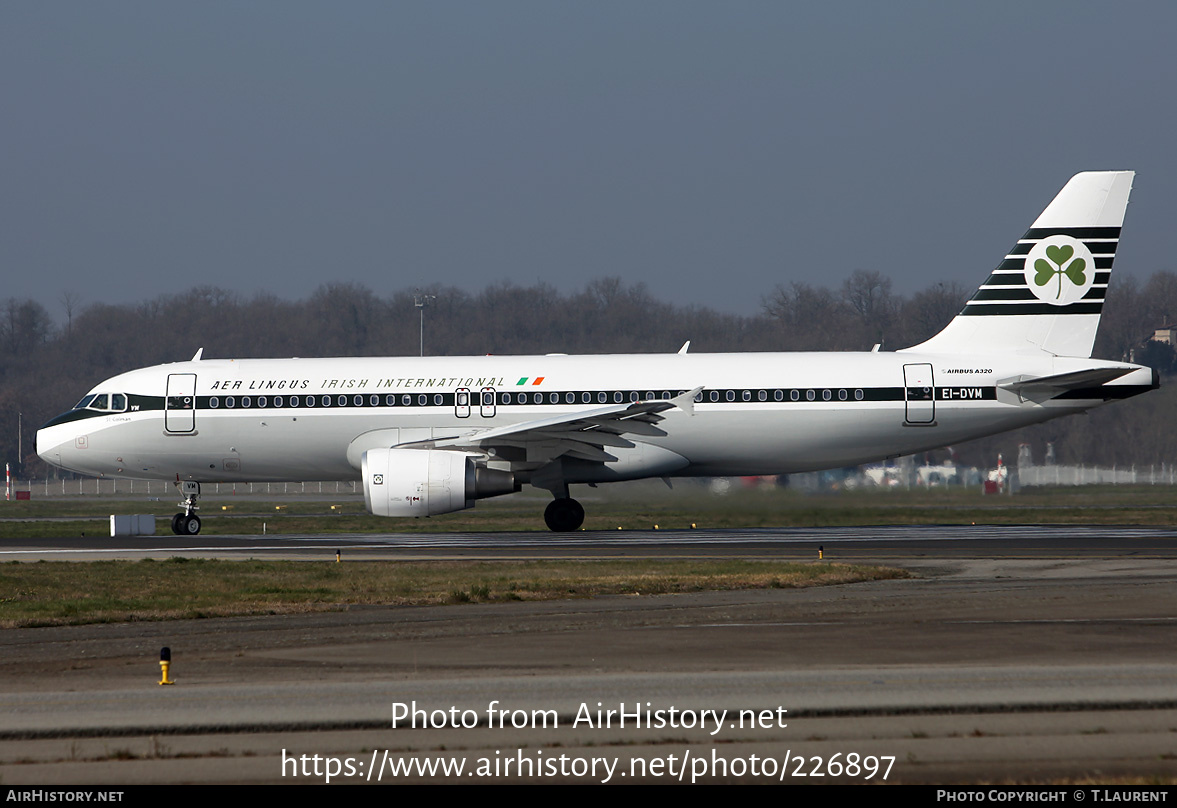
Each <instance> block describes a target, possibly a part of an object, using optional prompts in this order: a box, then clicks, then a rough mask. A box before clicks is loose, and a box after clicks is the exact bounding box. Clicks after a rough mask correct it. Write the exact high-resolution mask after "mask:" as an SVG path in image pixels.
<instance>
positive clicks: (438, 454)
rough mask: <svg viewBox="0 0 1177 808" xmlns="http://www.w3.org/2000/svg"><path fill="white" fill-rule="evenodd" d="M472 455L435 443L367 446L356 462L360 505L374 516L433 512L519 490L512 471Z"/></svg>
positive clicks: (469, 505) (453, 508)
mask: <svg viewBox="0 0 1177 808" xmlns="http://www.w3.org/2000/svg"><path fill="white" fill-rule="evenodd" d="M477 460H478V458H477V456H476V455H469V454H463V453H461V452H445V451H440V450H437V449H396V448H393V449H369V450H368V451H366V452H364V456H363V460H362V462H361V468H362V474H363V475H364V505H365V507H367V509H368V512H369V513H373V514H376V515H377V516H433V515H435V514H439V513H449V512H450V511H460V510H462V509H463V508H471V507H473V506H474V500H476V499H484V498H485V497H496V496H499V495H500V494H510V493H512V492H514V491H518V490H519V486H518V485H517V484H516V483H515V475H514V474H512V473H511V472H509V471H499V470H497V469H488V468H486V467H485V466H479V465H478V463H477Z"/></svg>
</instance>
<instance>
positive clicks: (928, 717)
mask: <svg viewBox="0 0 1177 808" xmlns="http://www.w3.org/2000/svg"><path fill="white" fill-rule="evenodd" d="M136 541H142V542H143V543H144V544H148V543H150V545H151V546H150V547H149V548H144V547H143V546H138V547H135V546H134V545H132V543H130V542H127V541H126V540H123V539H120V540H117V541H115V540H111V539H108V538H106V539H88V540H87V541H86V542H85V543H84V544H83V543H75V542H74V541H73V540H71V541H70V542H68V543H67V542H63V541H45V542H41V543H37V544H34V545H31V546H25V547H22V548H12V547H9V548H5V549H4V551H2V552H3V555H0V560H13V559H14V558H17V557H20V558H26V559H31V558H36V557H55V558H67V557H70V558H76V557H79V556H81V557H103V558H111V557H137V556H139V555H141V554H144V553H153V554H160V553H163V554H167V555H172V554H189V553H192V554H196V553H201V554H203V553H208V554H216V555H223V556H225V557H242V556H251V555H252V556H255V557H261V556H269V555H273V556H275V557H294V558H314V557H317V556H322V555H323V554H326V553H330V554H331V555H332V556H333V555H334V552H335V550H336V549H340V548H341V552H342V553H343V554H344V558H345V559H350V558H353V557H369V556H370V557H374V558H390V559H407V558H417V557H443V556H444V557H455V556H456V557H474V558H500V557H503V558H511V557H519V556H523V557H528V556H533V555H551V554H560V555H564V554H568V555H575V556H585V557H592V556H594V555H602V554H603V555H622V554H623V555H638V556H642V555H649V556H660V555H669V556H680V557H698V556H700V555H715V556H727V555H741V556H750V557H765V556H770V557H776V558H781V557H784V558H788V557H792V556H796V557H799V558H805V559H811V558H815V556H816V549H817V547H818V546H820V547H823V548H824V550H825V553H826V555H827V557H833V558H834V559H835V560H838V559H843V558H850V557H853V560H855V561H858V560H862V559H866V558H877V559H880V560H886V561H888V562H889V563H898V564H899V565H901V566H905V567H908V568H909V569H912V570H913V571H914V572H916V573H917V574H918V575H919V576H920V577H918V578H914V579H908V580H897V581H881V582H872V583H864V584H854V585H850V586H843V587H829V588H822V589H802V590H762V591H751V592H722V593H693V594H687V595H673V596H659V597H640V596H627V597H610V598H599V599H595V600H582V601H564V602H558V603H505V604H469V605H455V606H443V607H430V608H423V607H422V608H399V609H395V608H361V609H351V610H347V611H339V612H330V613H326V614H315V615H284V616H272V617H256V618H234V619H215V620H192V621H177V622H169V623H140V624H122V625H103V626H83V627H68V628H44V629H20V630H9V631H5V632H0V692H2V693H3V695H2V696H0V715H2V716H3V725H2V726H0V778H3V781H4V782H5V783H7V784H21V783H43V784H51V783H70V782H88V783H96V784H98V783H111V784H115V783H128V782H181V781H190V782H290V781H292V780H295V779H305V780H307V781H311V782H324V781H325V778H326V776H327V771H326V770H325V769H324V770H323V771H321V772H320V773H319V774H317V775H316V774H315V773H314V772H313V771H310V772H309V773H308V772H307V771H303V770H301V769H300V770H299V771H298V772H297V773H295V772H294V771H292V770H291V769H290V766H291V763H290V760H292V757H291V756H292V755H293V756H294V757H298V756H302V755H311V756H313V755H319V756H320V757H321V759H322V762H323V765H324V766H325V765H326V763H325V761H326V760H328V759H331V760H332V761H335V762H336V763H338V764H339V766H341V767H343V766H344V765H345V763H347V762H350V765H351V766H352V774H350V775H346V774H343V773H342V772H344V771H345V769H343V768H341V769H340V773H337V775H336V779H334V780H332V782H348V781H352V782H355V781H358V780H362V779H365V778H367V777H370V776H371V772H372V771H373V768H374V767H375V766H376V765H377V757H376V756H374V755H375V754H376V753H374V752H373V751H372V750H377V752H378V753H379V754H378V757H379V761H378V763H379V767H380V768H379V771H380V779H382V780H383V781H384V782H388V781H389V779H395V780H396V781H398V782H401V781H453V780H455V779H460V780H461V781H462V782H481V781H483V780H487V781H504V780H505V781H519V780H524V781H546V782H552V781H560V782H567V781H582V782H602V781H603V779H604V773H603V770H602V771H597V772H595V773H592V772H590V771H589V769H588V768H584V769H583V770H581V769H576V768H574V764H573V763H569V765H570V766H573V768H570V769H568V770H567V771H564V772H562V773H560V772H557V773H556V774H553V775H551V776H549V775H548V773H546V772H545V771H544V770H543V767H542V766H539V763H542V762H543V761H545V760H554V759H557V758H558V757H565V758H568V761H574V760H575V761H581V764H580V765H582V766H585V767H587V766H588V765H589V762H591V761H593V760H596V759H598V758H599V759H600V760H601V761H602V763H601V765H602V766H604V765H605V759H606V758H607V759H608V760H609V761H611V762H612V763H613V765H614V767H615V768H614V772H613V775H612V777H613V779H611V780H610V782H627V781H628V782H633V781H641V782H665V781H666V780H667V779H676V778H675V777H673V776H672V775H671V774H669V773H668V772H670V771H673V770H675V767H676V766H677V767H678V768H677V772H678V776H681V777H684V778H685V779H683V782H690V780H691V778H693V777H695V776H696V775H697V776H698V777H699V778H700V780H701V781H705V782H717V781H741V782H743V781H762V780H768V781H773V782H781V781H784V782H835V781H836V782H863V781H866V780H867V779H868V778H866V776H865V769H864V768H861V766H862V765H865V761H866V760H867V759H868V758H873V759H874V760H875V762H876V763H878V762H879V761H880V760H883V759H889V760H890V764H891V765H890V768H889V771H888V773H887V776H886V777H887V782H975V781H978V780H986V781H995V780H1002V779H1017V780H1021V781H1023V782H1025V781H1027V780H1031V779H1033V780H1038V779H1042V778H1058V777H1078V776H1092V777H1094V778H1096V780H1097V781H1099V778H1107V777H1110V776H1113V775H1117V774H1133V775H1143V776H1159V777H1162V778H1169V779H1170V780H1171V779H1172V778H1174V777H1177V763H1175V760H1177V690H1175V689H1174V687H1173V684H1172V683H1173V682H1174V681H1175V680H1177V679H1175V674H1177V610H1175V609H1174V607H1173V604H1174V603H1177V532H1175V531H1173V530H1170V529H1167V528H1163V529H1162V528H1106V527H1099V528H1078V529H1076V528H1072V527H1066V528H1043V527H1033V528H1017V527H1011V528H993V527H984V528H982V527H973V526H968V527H951V528H949V527H919V528H848V529H828V530H780V531H763V530H739V531H722V532H710V533H702V532H699V531H657V532H655V531H640V532H639V531H631V532H625V531H623V532H622V533H621V535H615V534H612V533H596V534H583V533H582V534H573V535H571V536H552V535H551V534H530V533H529V534H501V535H482V536H463V537H441V536H437V535H431V536H430V535H420V534H417V535H403V534H402V535H387V536H363V537H361V536H331V537H325V536H307V537H300V538H297V539H294V540H285V539H284V540H282V541H281V542H279V541H275V540H274V539H273V537H270V538H268V539H265V538H263V537H199V539H198V541H193V540H191V539H186V538H183V537H167V538H166V539H164V538H162V537H152V538H148V539H143V540H136ZM198 546H199V547H200V548H202V549H199V550H197V549H193V548H196V547H198ZM185 548H188V549H185ZM271 548H272V549H271ZM20 554H24V555H20ZM163 645H168V646H169V647H170V648H172V651H173V658H174V660H175V662H174V666H173V674H174V676H175V678H176V680H177V682H178V684H177V685H175V686H174V687H159V686H158V685H157V684H156V683H155V682H156V679H157V678H158V675H159V668H158V664H157V661H156V660H157V658H158V657H157V655H158V651H159V648H160V647H161V646H163ZM414 703H415V705H414ZM398 704H399V705H404V709H406V710H408V709H410V707H409V705H414V706H415V707H416V708H417V709H418V710H420V711H421V713H422V715H423V716H426V717H428V718H427V720H428V721H430V722H431V721H432V720H433V718H435V717H438V716H442V715H443V714H444V715H445V716H453V715H457V716H458V717H459V718H465V719H466V720H468V721H470V722H471V725H470V726H460V725H459V726H456V727H455V726H451V725H450V723H449V722H450V721H451V719H450V718H446V719H445V720H444V721H442V723H443V724H445V725H444V726H440V727H438V726H432V725H430V726H428V727H425V728H423V727H421V726H417V727H416V728H414V727H412V726H408V725H406V723H405V721H404V720H402V721H401V722H400V723H399V725H398V726H396V727H395V728H394V727H393V716H394V714H395V713H394V711H395V709H396V707H395V705H398ZM586 710H587V711H588V712H587V714H586V713H585V711H586ZM610 710H613V711H614V712H620V713H626V712H628V713H629V714H630V715H631V716H632V715H634V714H635V713H638V714H640V713H641V711H643V710H646V711H649V714H651V715H660V716H661V718H662V719H663V720H664V721H666V722H667V723H666V724H665V725H662V726H654V725H653V724H654V723H656V722H655V721H651V722H649V725H646V724H645V723H644V722H643V721H642V720H641V719H640V718H633V717H631V718H630V719H629V721H628V723H627V724H626V725H625V726H619V725H618V723H617V720H616V718H615V719H614V720H613V721H612V722H611V724H610V725H609V726H604V725H602V724H603V722H601V721H596V720H595V718H596V717H597V716H598V715H601V716H602V717H607V714H608V711H610ZM439 711H440V712H439ZM453 711H456V713H455V712H453ZM496 711H505V713H496ZM672 711H675V712H672ZM782 711H783V712H782ZM721 713H722V714H723V715H724V718H723V720H722V721H719V722H715V721H714V719H715V716H717V715H719V714H721ZM549 715H550V716H551V721H552V722H553V723H554V724H555V725H554V726H539V725H538V724H537V722H538V721H539V718H538V717H539V716H542V717H547V716H549ZM672 715H674V716H676V720H677V723H674V722H671V721H669V719H670V717H671V716H672ZM688 715H691V716H694V719H692V720H695V721H696V723H695V725H692V726H686V725H685V724H684V723H683V719H684V718H685V717H686V716H688ZM504 716H505V717H504ZM519 716H524V718H522V719H518V720H521V721H522V722H523V724H524V725H523V726H515V725H514V724H512V723H511V722H512V719H517V718H518V717H519ZM586 717H587V718H588V719H589V720H587V721H586V720H585V719H586ZM578 719H579V720H578ZM423 720H426V719H423ZM709 722H711V723H709ZM635 724H638V725H637V726H635ZM780 724H785V726H780ZM545 756H546V757H545ZM851 756H857V757H855V758H854V760H856V761H858V763H856V765H860V770H859V771H858V773H857V774H856V775H851V774H849V773H848V772H847V771H846V770H845V764H846V762H847V761H848V760H849V759H850V757H851ZM508 757H510V758H511V759H512V760H513V761H514V765H516V766H517V767H523V768H515V769H513V770H507V771H503V768H502V766H501V765H500V766H499V768H498V769H497V770H496V769H495V766H494V765H491V764H496V765H498V764H501V763H502V761H503V760H505V759H506V758H508ZM426 758H428V759H431V760H438V761H439V760H441V759H443V758H444V759H445V760H446V761H447V763H448V764H450V765H452V766H457V765H458V763H459V762H461V763H462V765H463V766H468V767H471V768H467V769H464V770H463V772H462V774H461V775H458V774H455V773H454V771H453V770H451V771H450V773H449V774H443V773H440V770H439V771H437V772H434V773H433V774H429V773H428V772H424V773H422V771H420V770H413V771H408V770H407V769H406V770H397V772H398V773H397V774H396V775H395V777H393V775H392V772H393V769H394V766H397V765H404V766H408V765H410V764H413V765H421V761H422V760H424V759H426ZM672 759H673V760H672ZM753 759H757V760H759V762H760V763H761V764H765V765H767V761H770V760H771V761H773V763H772V766H774V767H775V768H773V770H772V773H771V774H767V773H766V772H765V770H764V769H763V768H762V769H760V770H759V772H758V773H756V772H753V771H752V768H753V764H752V761H753ZM529 760H530V761H531V763H530V764H528V763H527V761H529ZM688 760H689V761H691V765H690V766H689V767H688V766H687V764H686V761H688ZM720 760H722V761H724V766H726V767H727V768H725V769H723V771H720V770H719V761H720ZM18 761H19V762H18ZM480 761H481V762H482V764H484V765H486V766H489V768H487V769H486V770H485V771H486V773H485V774H477V773H472V772H476V771H477V768H476V767H477V765H478V764H479V762H480ZM537 761H538V762H537ZM700 761H704V762H705V765H703V766H701V767H699V770H698V771H696V768H695V767H696V766H698V763H699V762H700ZM831 761H834V765H832V766H831ZM361 764H362V765H361ZM839 764H840V765H841V766H842V768H841V769H840V768H839ZM308 765H310V764H308ZM528 765H531V766H532V767H533V768H532V769H531V770H528V769H527V766H528ZM536 766H539V768H538V769H536V768H535V767H536ZM741 766H743V768H742V769H741V768H740V767H741ZM508 769H509V767H508ZM703 769H706V771H702V770H703ZM819 770H820V772H821V773H820V775H819V774H816V773H815V772H816V771H819ZM357 772H358V773H357ZM496 772H497V773H496ZM785 772H787V776H786V775H785V774H784V773H785ZM880 776H881V770H876V773H875V775H874V776H873V778H874V779H876V780H877V779H879V778H880ZM819 777H820V780H819V779H817V778H819Z"/></svg>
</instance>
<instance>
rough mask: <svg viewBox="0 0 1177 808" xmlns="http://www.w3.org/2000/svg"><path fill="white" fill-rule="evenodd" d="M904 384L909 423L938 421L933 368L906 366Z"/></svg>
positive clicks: (922, 365)
mask: <svg viewBox="0 0 1177 808" xmlns="http://www.w3.org/2000/svg"><path fill="white" fill-rule="evenodd" d="M903 383H904V396H903V398H904V400H905V402H906V404H907V423H909V424H931V423H933V422H934V421H935V420H936V394H935V390H936V388H935V387H934V386H933V384H932V366H931V365H927V364H920V365H904V366H903Z"/></svg>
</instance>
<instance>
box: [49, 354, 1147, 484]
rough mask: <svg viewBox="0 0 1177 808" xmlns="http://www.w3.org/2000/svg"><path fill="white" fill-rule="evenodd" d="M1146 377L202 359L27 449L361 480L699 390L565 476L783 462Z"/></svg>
mask: <svg viewBox="0 0 1177 808" xmlns="http://www.w3.org/2000/svg"><path fill="white" fill-rule="evenodd" d="M1105 367H1119V368H1126V369H1129V370H1128V371H1127V372H1126V374H1125V375H1124V376H1122V377H1121V378H1119V379H1116V380H1115V381H1113V382H1109V383H1107V384H1104V385H1101V386H1097V387H1093V388H1091V389H1085V390H1075V391H1070V392H1069V393H1068V395H1066V396H1064V397H1055V398H1047V399H1046V400H1038V401H1035V400H1022V397H1021V396H1020V395H1018V394H1017V393H1015V392H1010V391H1008V390H1005V389H1001V388H1000V387H999V386H998V385H999V384H1001V383H1003V382H1005V381H1008V380H1011V379H1017V378H1019V377H1041V376H1050V375H1053V374H1061V373H1068V372H1073V371H1079V370H1085V369H1091V368H1105ZM1153 386H1154V379H1153V374H1152V371H1151V370H1149V369H1148V368H1143V367H1139V366H1132V365H1127V364H1125V363H1115V362H1101V361H1099V360H1092V359H1078V358H1064V357H1052V356H1049V355H1046V354H1043V353H1040V352H1033V353H1027V354H1025V355H1019V354H1011V353H1002V354H1000V355H993V356H986V355H983V354H975V355H969V354H966V355H952V356H949V355H944V354H930V353H929V354H919V353H908V352H898V353H820V354H819V353H759V354H756V353H753V354H748V353H744V354H669V355H667V354H635V355H600V356H564V355H552V356H501V357H500V356H486V357H425V358H416V357H413V358H399V357H398V358H340V359H243V360H203V361H193V362H182V363H176V364H170V365H161V366H157V367H152V368H145V369H142V370H135V371H131V372H129V373H125V374H122V375H120V376H116V377H114V378H112V379H109V380H107V381H105V382H103V383H102V384H100V385H98V386H97V387H95V388H94V390H93V391H92V394H106V396H107V398H105V399H98V401H99V403H101V404H102V408H98V409H95V408H93V407H90V408H86V407H83V408H81V409H77V408H76V409H75V410H72V411H71V412H69V413H65V414H63V415H62V416H58V418H55V419H54V420H53V421H51V422H50V423H49V424H47V425H46V426H45V427H43V428H42V429H41V430H40V431H39V432H38V435H37V451H38V454H40V455H41V457H43V458H44V459H45V460H47V461H49V462H51V463H54V464H56V465H58V466H61V467H63V468H66V469H70V470H73V471H77V472H80V473H84V474H91V475H98V476H116V477H126V478H136V479H156V480H159V479H164V480H177V479H180V480H195V481H198V482H212V481H283V480H304V479H320V480H333V479H334V480H353V479H359V476H360V458H361V456H362V454H363V452H364V451H365V450H367V449H371V448H376V447H389V446H396V445H402V444H409V443H415V442H421V441H429V440H440V439H446V438H452V437H455V436H461V435H466V434H472V433H476V432H478V431H480V430H487V429H492V428H497V427H501V426H504V425H509V424H515V423H523V422H532V421H536V420H538V419H544V418H550V417H552V416H559V415H561V414H565V415H566V414H568V413H570V412H575V411H578V410H585V411H587V410H591V409H593V408H595V407H601V406H603V405H606V404H615V403H621V402H623V401H631V400H641V401H646V400H650V399H666V398H671V397H673V396H676V395H679V394H681V393H683V392H684V391H689V390H694V389H695V388H698V387H702V388H703V390H702V392H701V393H700V394H699V395H698V396H697V397H696V399H695V401H696V402H697V403H696V404H695V406H694V410H693V413H692V412H687V411H683V410H678V409H675V410H669V411H667V412H666V413H664V416H665V420H664V421H662V422H661V423H659V425H658V426H659V427H660V430H661V431H663V432H665V434H664V435H656V436H639V437H632V440H633V441H634V442H635V443H636V444H637V447H636V448H635V449H628V450H624V451H623V452H622V453H621V455H622V456H619V459H618V462H615V463H590V462H580V463H576V462H573V463H569V464H568V465H567V466H566V468H565V472H564V474H565V479H566V482H569V483H576V482H598V481H608V480H621V479H634V478H640V477H647V476H715V475H753V474H781V473H789V472H801V471H810V470H816V469H823V468H833V467H839V466H847V465H854V464H858V463H864V462H869V461H873V460H880V459H884V458H887V457H894V456H897V455H901V454H908V453H911V452H916V451H921V450H925V449H930V448H936V447H940V446H944V445H947V444H951V443H956V442H959V441H963V440H968V439H971V438H976V437H981V436H984V435H990V434H994V433H997V432H1001V431H1004V430H1008V429H1013V428H1017V427H1021V426H1024V425H1027V424H1032V423H1036V422H1039V421H1044V420H1046V419H1049V418H1054V417H1057V416H1060V415H1065V414H1068V413H1074V412H1081V411H1083V410H1086V409H1089V408H1091V407H1093V406H1097V405H1098V404H1101V403H1103V402H1104V401H1106V400H1109V399H1112V398H1124V397H1128V396H1130V395H1134V394H1136V393H1138V392H1143V391H1145V390H1147V389H1151V387H1153ZM463 391H467V392H468V394H469V399H468V403H466V404H463V401H466V399H464V398H463V395H462V394H463ZM119 396H122V397H123V398H122V399H120V398H119ZM308 398H309V399H311V400H310V401H309V402H308ZM83 401H85V400H83ZM165 403H166V405H167V406H166V407H165ZM120 405H122V408H121V409H120V408H119V407H120ZM103 408H104V409H103ZM615 456H617V453H616V452H615ZM680 459H681V460H680ZM516 465H517V470H518V472H519V474H520V479H521V481H523V482H526V481H527V469H526V463H522V464H519V463H517V464H516Z"/></svg>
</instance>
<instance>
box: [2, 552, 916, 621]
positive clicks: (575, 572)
mask: <svg viewBox="0 0 1177 808" xmlns="http://www.w3.org/2000/svg"><path fill="white" fill-rule="evenodd" d="M904 577H908V573H906V572H905V571H903V570H898V569H890V568H885V567H871V566H865V565H861V566H860V565H846V564H830V563H816V562H815V563H796V562H790V563H785V562H758V561H726V560H724V561H707V560H701V561H648V560H605V561H526V562H515V561H509V562H463V561H444V562H386V561H362V562H360V561H358V562H346V563H342V564H338V563H335V562H333V561H332V562H306V561H261V560H252V559H251V560H246V561H224V560H217V559H189V558H180V557H175V558H171V559H167V560H165V561H154V560H152V559H143V560H141V561H98V562H88V563H79V562H47V561H41V562H37V563H34V564H26V563H16V562H13V563H9V564H4V565H2V566H0V627H4V628H14V627H25V626H50V625H78V624H83V623H112V622H128V621H135V620H174V619H189V618H201V617H228V616H235V615H257V614H283V613H292V612H315V611H329V610H337V609H346V608H348V607H351V606H401V605H404V606H408V605H438V604H445V603H479V602H490V603H494V602H507V601H517V600H561V599H568V598H592V597H598V596H604V595H657V594H668V593H681V592H701V591H714V590H737V589H768V588H797V587H808V586H828V585H834V584H847V583H855V582H859V581H870V580H880V579H890V578H904Z"/></svg>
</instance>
